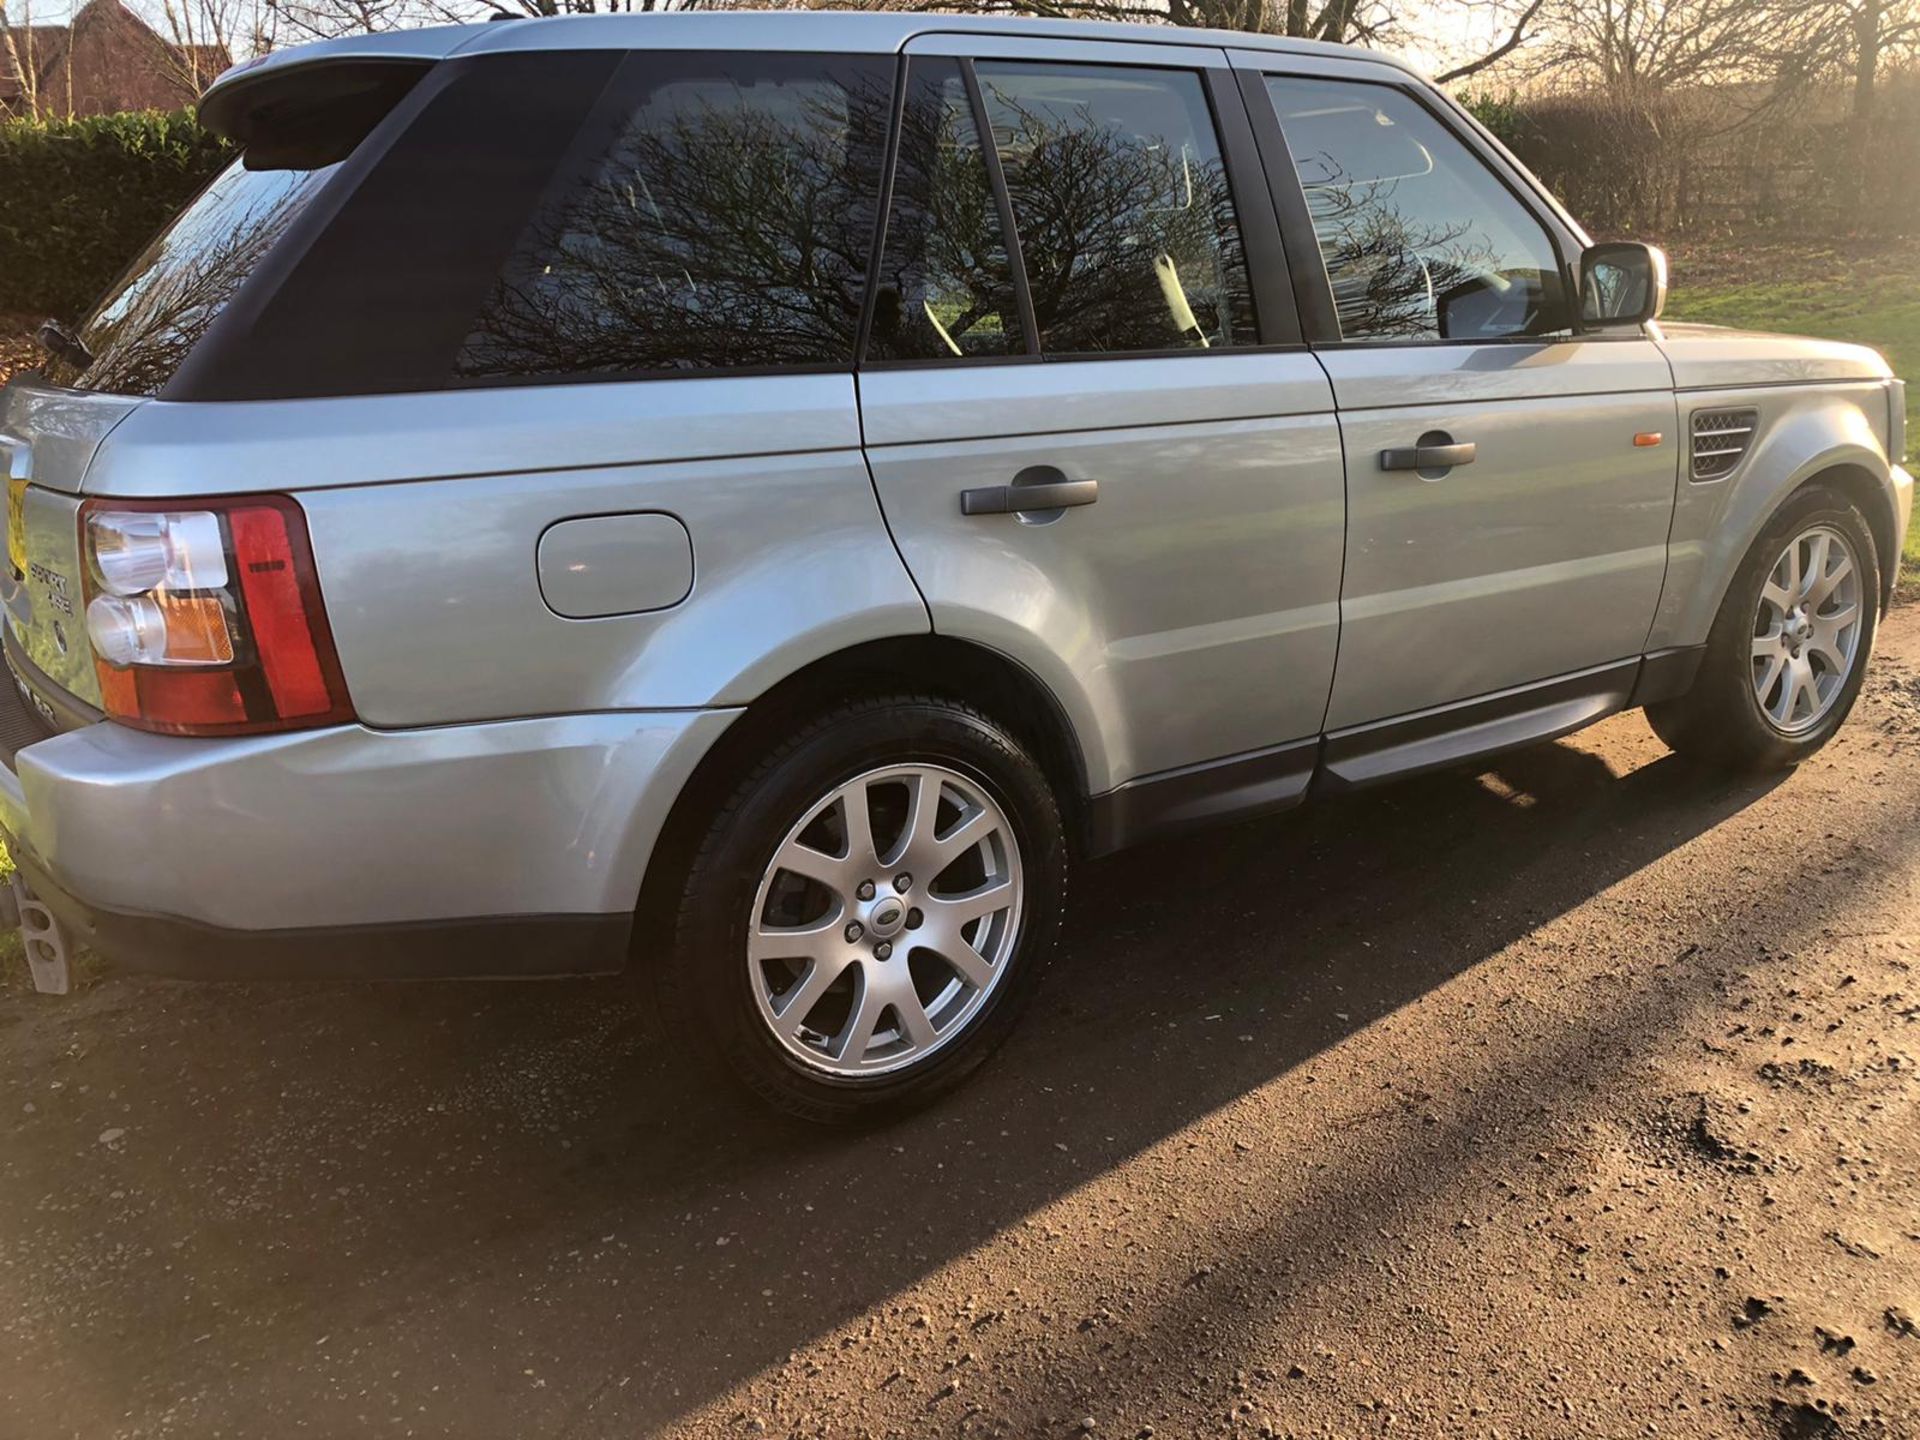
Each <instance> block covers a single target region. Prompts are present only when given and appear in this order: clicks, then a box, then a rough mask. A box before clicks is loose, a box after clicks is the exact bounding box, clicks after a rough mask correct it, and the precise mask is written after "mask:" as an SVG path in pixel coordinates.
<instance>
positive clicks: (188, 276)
mask: <svg viewBox="0 0 1920 1440" xmlns="http://www.w3.org/2000/svg"><path fill="white" fill-rule="evenodd" d="M334 168H335V167H332V166H328V167H326V168H324V169H320V170H314V171H284V170H283V171H249V170H246V169H244V168H243V167H242V165H241V164H240V162H235V164H234V165H233V167H232V168H231V169H229V170H227V171H226V172H225V173H224V174H222V175H221V176H220V178H219V179H217V180H216V181H214V183H213V184H212V185H211V186H210V187H209V188H208V189H207V190H206V191H205V193H204V194H202V196H201V197H200V199H198V200H197V201H195V202H194V203H193V205H192V206H190V207H189V208H188V209H187V210H186V211H185V212H184V213H183V214H182V215H181V216H180V218H179V219H178V220H177V221H175V222H174V224H173V225H172V226H171V227H169V228H168V230H167V231H166V232H165V233H164V234H163V235H161V237H160V238H159V239H158V240H156V241H155V242H154V243H153V244H152V245H151V246H150V247H149V248H148V249H147V251H146V253H145V254H143V255H142V256H141V257H140V258H139V259H138V260H137V261H135V262H134V264H133V265H132V266H131V267H130V268H129V269H128V271H127V272H126V274H125V275H124V276H123V277H122V278H121V280H120V282H119V284H118V285H117V286H116V287H115V289H114V290H113V291H111V292H110V293H109V294H108V296H107V298H106V300H105V301H103V302H102V303H101V305H100V307H99V308H98V309H97V310H96V311H95V312H94V314H93V316H92V318H90V319H89V320H88V321H87V322H86V324H85V325H84V326H83V327H82V328H81V332H80V336H79V338H80V340H81V343H82V344H84V345H85V346H86V347H87V349H88V350H89V351H91V352H92V354H93V357H94V359H93V363H92V364H91V365H89V366H87V367H86V368H85V369H84V371H83V370H80V369H78V368H77V367H74V366H72V365H69V364H67V363H66V362H65V361H55V362H53V363H52V364H50V365H49V366H48V367H47V370H46V375H47V378H48V379H49V380H51V381H52V382H53V383H54V384H58V385H72V386H79V387H84V388H86V389H90V390H102V391H107V392H110V393H114V394H124V395H152V394H156V393H158V391H159V390H160V388H161V387H162V386H164V385H165V384H166V383H167V381H168V380H170V379H171V378H172V377H173V375H174V372H175V371H177V370H178V369H179V368H180V365H181V362H183V361H184V360H185V359H186V357H187V352H188V351H190V350H192V349H193V347H194V346H195V345H196V344H198V343H199V341H200V338H201V336H203V335H204V334H206V332H207V328H208V326H210V325H212V323H213V322H214V320H215V318H216V317H217V316H218V315H219V314H220V312H221V311H222V310H223V309H225V308H226V305H227V303H228V302H229V301H230V300H232V299H233V297H234V295H235V294H236V293H237V292H238V291H239V289H240V286H241V284H242V283H243V282H244V281H245V280H246V278H247V276H248V275H250V274H252V272H253V269H254V266H255V265H257V264H258V263H259V261H260V258H261V257H262V256H263V255H265V254H266V253H267V251H268V250H270V249H271V248H272V247H273V246H274V244H275V243H276V242H277V241H278V240H279V239H280V237H281V236H282V235H283V234H285V233H286V230H287V227H288V226H289V225H291V224H292V223H293V219H294V217H295V216H296V215H297V214H299V212H300V210H301V208H302V207H303V206H304V205H305V203H306V202H307V201H308V200H309V199H310V198H311V197H312V196H313V194H314V192H315V191H317V190H318V189H319V188H320V186H321V184H323V183H324V181H325V180H326V178H327V177H328V176H329V175H331V174H332V173H333V170H334Z"/></svg>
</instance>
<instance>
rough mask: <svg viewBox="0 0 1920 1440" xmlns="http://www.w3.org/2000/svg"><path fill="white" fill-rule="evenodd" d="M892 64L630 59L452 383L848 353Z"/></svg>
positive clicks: (751, 364)
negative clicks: (455, 380) (455, 381)
mask: <svg viewBox="0 0 1920 1440" xmlns="http://www.w3.org/2000/svg"><path fill="white" fill-rule="evenodd" d="M892 79H893V65H892V63H891V62H890V61H887V60H884V59H881V58H878V57H836V56H822V55H756V54H741V53H726V52H721V53H687V52H679V53H653V54H646V55H635V56H633V57H631V58H630V59H628V60H627V61H626V62H625V63H624V64H623V66H622V68H621V70H620V72H619V74H618V75H617V76H616V77H615V80H614V83H613V85H612V86H611V87H610V98H609V100H608V101H607V103H604V104H603V105H602V106H601V107H600V109H599V110H598V111H597V112H596V114H595V115H594V117H593V118H592V119H590V120H589V121H588V123H587V125H586V126H585V127H584V128H583V130H582V133H581V135H580V137H579V138H578V140H577V141H576V143H575V145H574V146H573V149H572V152H571V153H570V155H569V156H568V157H567V160H566V161H565V162H564V163H563V165H562V167H561V170H560V174H559V176H558V178H557V180H556V182H555V183H554V184H553V185H552V186H551V187H550V188H549V189H548V191H547V193H546V194H545V196H544V197H542V199H541V200H540V201H539V203H538V204H537V205H536V206H535V207H534V209H533V212H532V215H531V217H530V218H529V219H528V220H527V222H526V224H525V226H524V228H523V229H522V230H521V232H520V236H519V239H518V241H517V242H516V243H515V244H514V246H513V249H512V252H511V254H510V255H509V256H508V258H507V260H506V262H505V264H504V266H502V267H501V268H500V270H499V273H498V275H497V277H496V278H495V280H494V281H493V283H492V284H491V286H490V287H489V289H488V291H487V293H486V294H485V296H484V297H483V299H482V302H481V304H480V307H479V311H478V314H477V316H475V317H474V319H473V320H472V323H471V327H470V330H469V333H468V334H467V336H466V339H465V340H464V342H463V343H462V344H461V345H460V347H459V351H458V354H457V356H456V357H455V360H454V365H453V370H454V375H455V377H456V379H457V380H458V381H465V382H485V381H513V380H534V379H551V378H565V377H580V378H587V377H601V378H605V377H612V376H618V375H643V374H657V373H661V372H675V371H708V370H716V369H741V368H749V369H762V368H771V367H807V366H836V367H846V366H850V365H851V364H852V362H853V355H854V346H855V341H856V338H857V335H858V332H859V324H860V311H861V306H862V304H863V302H864V290H865V277H866V272H867V267H868V263H869V259H870V257H871V253H872V245H873V234H874V224H875V218H876V210H877V201H878V196H879V190H880V171H881V166H882V162H883V157H884V153H885V145H886V134H887V125H888V121H889V118H890V113H889V112H890V108H891V91H892Z"/></svg>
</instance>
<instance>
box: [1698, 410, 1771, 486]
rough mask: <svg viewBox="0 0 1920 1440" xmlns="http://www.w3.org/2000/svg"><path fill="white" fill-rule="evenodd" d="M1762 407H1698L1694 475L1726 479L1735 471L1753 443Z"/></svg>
mask: <svg viewBox="0 0 1920 1440" xmlns="http://www.w3.org/2000/svg"><path fill="white" fill-rule="evenodd" d="M1759 423H1760V412H1759V411H1758V410H1696V411H1694V412H1693V478H1694V479H1695V480H1724V479H1725V478H1726V477H1727V476H1729V475H1731V474H1732V473H1733V472H1734V468H1735V467H1736V466H1738V465H1739V463H1740V461H1741V459H1742V458H1744V457H1745V455H1746V453H1747V449H1748V447H1749V446H1751V445H1752V444H1753V432H1754V428H1755V427H1756V426H1757V425H1758V424H1759Z"/></svg>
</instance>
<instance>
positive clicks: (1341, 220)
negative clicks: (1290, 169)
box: [1302, 155, 1500, 339]
mask: <svg viewBox="0 0 1920 1440" xmlns="http://www.w3.org/2000/svg"><path fill="white" fill-rule="evenodd" d="M1313 163H1314V167H1315V169H1316V170H1318V171H1319V172H1320V174H1321V175H1322V176H1324V177H1325V178H1317V179H1315V180H1314V181H1312V182H1310V183H1309V184H1308V185H1307V187H1306V193H1307V210H1308V213H1309V214H1310V215H1311V216H1312V218H1313V233H1314V237H1315V239H1317V240H1318V241H1319V243H1320V253H1321V255H1322V256H1323V257H1324V258H1325V260H1326V265H1327V278H1328V280H1329V281H1330V282H1331V283H1332V286H1333V303H1334V309H1335V311H1336V312H1337V313H1338V316H1339V319H1340V333H1341V334H1342V335H1343V336H1346V337H1348V338H1349V339H1433V338H1436V337H1438V336H1439V335H1440V326H1441V305H1440V301H1441V297H1443V296H1458V295H1461V294H1462V293H1464V291H1465V290H1466V289H1468V288H1471V287H1474V286H1476V285H1480V286H1483V285H1485V284H1486V277H1487V276H1488V274H1490V273H1498V271H1499V269H1500V257H1499V256H1498V254H1497V253H1496V252H1495V250H1494V248H1493V246H1492V244H1491V243H1490V242H1489V241H1488V239H1487V237H1486V236H1485V235H1484V234H1482V233H1481V232H1480V231H1478V230H1477V229H1476V228H1475V227H1474V226H1473V225H1472V224H1471V223H1470V222H1467V221H1457V222H1450V223H1444V224H1436V223H1431V222H1428V221H1425V220H1423V219H1421V218H1419V217H1418V216H1416V215H1415V214H1413V213H1411V207H1407V208H1403V207H1401V206H1400V205H1399V204H1397V203H1396V201H1395V192H1396V191H1397V190H1398V189H1399V187H1400V186H1401V184H1402V183H1404V182H1402V181H1401V180H1398V179H1394V180H1376V181H1355V180H1349V179H1347V178H1345V172H1344V171H1343V170H1342V169H1341V168H1340V166H1339V165H1338V164H1337V162H1335V161H1334V159H1333V158H1332V157H1331V156H1328V155H1319V156H1315V157H1313ZM1302 168H1303V169H1304V168H1306V167H1305V165H1304V164H1303V165H1302Z"/></svg>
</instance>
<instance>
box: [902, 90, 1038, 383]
mask: <svg viewBox="0 0 1920 1440" xmlns="http://www.w3.org/2000/svg"><path fill="white" fill-rule="evenodd" d="M909 85H910V88H909V89H908V91H907V101H906V105H905V106H904V108H903V113H902V116H901V129H900V153H899V158H898V160H897V161H896V162H895V164H894V181H893V208H892V211H891V212H890V213H889V215H888V217H887V243H886V252H885V254H884V255H883V256H882V258H881V264H880V276H879V286H878V293H877V294H876V296H875V303H874V317H873V334H872V337H871V339H870V342H869V354H870V355H871V357H872V358H873V359H876V360H928V359H943V358H944V359H950V358H952V357H954V356H955V355H1008V354H1020V353H1023V352H1024V351H1025V349H1026V340H1025V337H1024V336H1023V335H1022V333H1021V329H1020V318H1019V310H1018V306H1017V304H1016V303H1015V298H1014V289H1013V275H1012V271H1011V268H1010V266H1009V265H1008V262H1007V245H1006V237H1005V235H1004V234H1003V233H1002V231H1001V227H1000V213H999V208H998V206H997V205H996V203H995V201H994V198H993V189H992V186H991V184H990V183H989V181H988V178H987V166H986V157H985V156H984V154H983V153H982V151H981V147H980V137H979V134H978V131H977V129H976V127H975V126H974V123H973V110H972V107H971V105H970V103H969V102H968V99H967V94H966V90H965V87H964V86H963V84H962V82H961V80H960V72H959V66H958V65H957V64H956V63H955V62H953V61H951V60H948V61H939V60H936V61H915V62H914V64H913V69H912V71H911V72H910V80H909Z"/></svg>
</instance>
